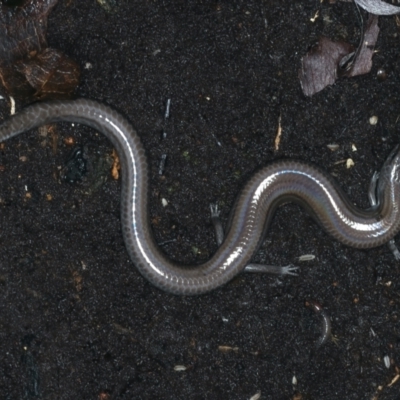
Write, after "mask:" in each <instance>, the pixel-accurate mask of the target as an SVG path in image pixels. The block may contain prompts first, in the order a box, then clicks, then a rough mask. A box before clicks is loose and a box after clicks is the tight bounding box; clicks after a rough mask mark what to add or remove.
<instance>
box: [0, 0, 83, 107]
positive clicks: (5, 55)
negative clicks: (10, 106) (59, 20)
mask: <svg viewBox="0 0 400 400" xmlns="http://www.w3.org/2000/svg"><path fill="white" fill-rule="evenodd" d="M57 2H58V0H27V1H26V2H25V4H24V6H23V7H15V8H14V7H9V6H6V5H0V79H1V82H2V84H3V86H4V87H5V89H6V90H7V92H8V93H9V94H10V95H13V96H16V97H19V98H23V99H25V100H27V99H28V100H33V99H36V98H60V97H66V96H68V95H70V94H71V93H72V92H73V91H74V89H75V87H76V86H77V84H78V79H79V67H78V66H77V64H76V63H75V62H73V61H72V60H70V59H69V58H68V57H66V56H65V55H62V54H61V53H59V52H57V51H55V50H51V49H47V42H46V30H47V16H48V14H49V13H50V11H51V10H52V8H53V7H54V6H55V5H56V3H57Z"/></svg>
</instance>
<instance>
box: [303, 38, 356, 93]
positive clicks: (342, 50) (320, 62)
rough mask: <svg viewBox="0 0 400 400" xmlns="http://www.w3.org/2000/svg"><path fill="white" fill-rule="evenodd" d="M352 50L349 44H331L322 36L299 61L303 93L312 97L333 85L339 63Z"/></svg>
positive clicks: (331, 42)
mask: <svg viewBox="0 0 400 400" xmlns="http://www.w3.org/2000/svg"><path fill="white" fill-rule="evenodd" d="M353 50H354V47H353V46H352V45H351V44H349V43H346V42H342V41H341V42H333V41H332V40H330V39H329V38H327V37H325V36H322V37H321V38H320V40H319V42H318V44H317V45H316V46H315V47H313V48H312V49H311V50H310V51H309V52H308V54H307V55H306V56H304V57H303V59H302V60H301V69H300V72H299V78H300V84H301V88H302V89H303V93H304V94H305V95H306V96H312V95H313V94H315V93H318V92H320V91H321V90H322V89H324V88H325V87H326V86H329V85H332V84H333V83H335V81H336V79H337V71H338V65H339V62H340V61H341V60H342V59H343V57H345V56H347V55H348V54H350V53H351V52H352V51H353Z"/></svg>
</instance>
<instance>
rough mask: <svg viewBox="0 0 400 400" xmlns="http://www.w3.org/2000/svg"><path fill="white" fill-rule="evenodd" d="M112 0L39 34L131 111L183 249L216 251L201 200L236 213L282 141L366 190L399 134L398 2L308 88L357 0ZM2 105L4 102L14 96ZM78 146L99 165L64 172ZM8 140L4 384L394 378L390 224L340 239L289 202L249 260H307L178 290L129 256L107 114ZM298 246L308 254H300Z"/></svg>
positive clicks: (0, 282) (0, 313)
mask: <svg viewBox="0 0 400 400" xmlns="http://www.w3.org/2000/svg"><path fill="white" fill-rule="evenodd" d="M115 3H116V5H115V6H114V8H113V12H112V13H109V12H106V11H105V10H104V9H103V8H102V7H101V6H100V5H99V3H98V2H96V1H94V0H90V1H89V0H87V1H78V0H69V1H67V0H60V1H59V3H58V5H57V6H56V7H55V8H54V10H53V11H52V13H51V14H50V16H49V27H48V34H47V37H48V42H49V45H50V46H51V47H54V48H57V49H60V50H61V51H63V52H64V53H65V54H67V55H68V56H69V57H71V58H72V59H74V60H75V61H77V62H78V64H79V65H80V67H81V70H82V75H81V83H80V85H79V87H78V89H77V93H76V95H77V96H78V97H87V98H90V99H96V100H99V101H102V102H105V103H107V104H109V105H111V106H112V107H114V108H116V109H117V110H119V111H120V112H121V113H122V114H124V115H125V116H126V117H127V118H128V119H129V120H130V121H131V123H132V124H133V126H134V127H135V128H136V129H137V131H138V134H139V135H140V137H141V139H142V141H143V145H144V147H145V149H146V151H147V157H148V163H149V166H150V193H149V204H148V207H149V218H150V221H151V225H152V228H153V230H154V235H155V240H156V241H157V242H158V243H161V244H162V248H163V250H164V252H165V254H166V255H167V256H168V257H169V258H170V259H172V260H176V261H179V262H182V263H185V264H198V263H201V262H202V261H204V260H207V259H208V258H209V257H210V256H211V255H212V254H213V253H214V252H215V250H216V248H217V245H216V242H215V238H214V234H213V229H212V224H211V222H210V212H209V204H210V203H213V202H218V204H219V206H220V209H221V216H222V219H223V221H224V222H226V220H227V218H228V216H229V211H230V208H231V206H232V204H233V203H234V199H235V197H236V196H237V194H238V193H239V191H240V189H241V188H242V187H243V185H244V184H245V182H246V181H247V180H248V179H249V178H250V177H251V176H252V174H253V173H254V172H255V171H257V170H258V169H259V168H260V167H262V166H264V165H266V164H267V163H269V162H271V161H273V160H278V159H282V158H295V159H301V160H306V161H308V162H311V163H313V164H316V165H318V166H319V167H321V168H323V169H324V170H325V171H327V172H328V173H330V174H332V175H334V176H335V177H336V179H337V181H338V182H339V184H340V186H341V187H342V188H343V190H344V191H345V192H346V193H347V194H348V195H349V197H350V199H351V201H352V202H354V203H355V204H357V205H358V206H360V207H362V208H367V207H368V197H367V188H368V185H369V181H370V178H371V176H372V175H373V173H374V171H376V170H379V169H380V167H381V165H382V163H383V162H384V160H385V158H386V157H387V156H388V154H389V153H390V151H391V150H392V148H393V147H394V146H395V145H396V144H397V143H398V142H399V132H400V130H399V124H400V101H399V100H400V95H399V93H400V91H399V83H400V57H399V45H400V43H399V34H400V28H399V26H398V21H396V18H395V17H381V18H380V20H379V26H380V29H381V30H380V34H379V38H378V42H377V45H376V50H377V51H376V54H375V55H374V57H373V67H372V70H371V72H370V73H369V74H366V75H363V76H359V77H356V78H351V79H340V80H338V81H337V82H336V83H335V84H334V85H333V86H330V87H328V88H326V89H324V90H323V91H322V92H320V93H318V94H316V95H314V96H313V97H311V98H309V97H305V96H304V95H303V93H302V90H301V86H300V83H299V78H298V73H299V68H300V66H301V58H302V57H303V56H304V55H305V54H306V53H307V51H309V49H310V48H311V47H312V46H313V45H315V44H316V43H317V41H318V38H319V37H321V36H322V35H324V36H327V37H329V38H331V39H332V40H345V41H347V42H350V43H352V44H353V45H355V46H357V45H358V42H359V39H360V29H361V28H360V27H361V25H360V20H359V15H358V13H357V11H356V9H355V6H354V4H352V3H347V2H337V3H336V4H328V2H327V1H325V2H323V3H322V4H321V3H320V2H319V1H314V0H313V1H311V0H303V1H293V2H292V1H281V0H268V1H258V0H257V1H256V0H254V1H253V0H250V1H229V2H224V1H222V2H216V1H188V2H185V1H148V0H146V1H145V0H137V1H136V0H135V1H131V0H117V1H116V2H115ZM317 11H318V16H317V18H316V19H315V21H314V22H312V21H311V18H313V17H314V16H315V14H316V13H317ZM361 14H362V16H363V18H364V20H366V18H367V15H366V13H364V12H362V13H361ZM379 69H383V70H384V72H385V78H386V79H383V80H380V79H378V76H377V72H378V70H379ZM3 94H4V95H5V93H3ZM167 99H170V101H171V105H170V116H169V118H168V119H165V108H166V103H167ZM0 106H1V114H2V118H3V119H5V118H7V117H8V115H9V113H10V104H9V100H8V97H7V96H5V99H4V100H1V102H0ZM20 108H21V103H20V102H19V103H17V110H18V109H20ZM373 116H376V117H377V118H378V120H377V123H376V124H375V125H371V124H370V122H369V120H370V118H371V117H373ZM279 127H281V130H280V129H279ZM278 131H280V132H281V136H280V139H279V149H277V150H276V148H275V147H276V144H275V140H276V136H277V133H278ZM163 132H166V137H163V135H162V133H163ZM331 144H337V145H338V149H337V150H336V151H332V150H331V149H330V148H329V147H328V145H331ZM79 146H80V147H82V148H83V150H84V152H85V157H86V159H87V164H88V165H87V172H86V174H85V175H84V176H83V180H82V181H80V182H76V183H72V184H71V183H67V182H64V181H62V180H61V179H60V171H62V170H63V169H64V168H65V166H66V163H67V160H68V159H69V157H70V153H71V151H73V150H74V149H76V148H77V147H79ZM0 150H1V153H0V165H1V171H0V182H1V184H0V199H1V202H0V221H1V234H0V338H1V340H0V393H1V394H0V397H1V398H2V399H10V400H11V399H37V398H41V399H59V400H61V399H99V400H104V399H182V400H183V399H196V400H197V399H199V400H200V399H230V400H231V399H232V400H233V399H250V398H252V399H256V398H257V399H258V398H259V399H265V400H267V399H268V400H287V399H297V400H300V399H302V400H321V399H324V400H336V399H347V400H349V399H355V400H360V399H380V400H395V399H399V398H400V380H399V381H396V376H397V377H398V375H399V369H398V368H399V367H400V293H399V286H400V262H398V261H396V260H395V259H394V257H393V255H392V254H391V252H390V250H389V249H388V248H387V247H386V246H383V247H379V248H375V249H371V250H356V249H352V248H348V247H346V246H344V245H342V244H341V243H339V242H337V241H335V240H334V239H332V238H331V237H330V236H328V234H326V233H325V232H324V231H323V230H322V229H321V228H320V226H319V225H318V224H317V223H315V221H314V220H313V219H312V218H311V217H310V216H309V215H308V214H307V213H306V212H305V211H304V210H302V209H301V208H300V207H299V206H296V205H291V204H287V205H284V206H282V207H281V208H280V209H279V210H278V211H277V213H276V216H275V218H274V220H273V222H272V225H271V227H270V229H269V231H268V233H267V236H266V240H265V242H264V243H263V245H262V246H261V249H260V251H259V253H258V254H257V256H256V257H255V260H256V261H257V262H260V263H267V264H274V265H287V264H293V265H297V266H299V267H300V270H299V275H298V276H295V277H285V278H279V279H277V278H276V277H271V276H265V275H257V274H241V275H239V276H238V277H236V278H235V279H234V280H233V281H231V282H230V283H229V284H227V285H226V286H224V287H221V288H219V289H217V290H215V291H213V292H212V293H209V294H205V295H201V296H196V297H181V296H174V295H171V294H168V293H165V292H162V291H160V290H159V289H157V288H155V287H153V286H152V285H151V284H150V283H149V282H147V281H146V280H145V279H144V278H143V277H142V276H141V275H140V274H139V272H138V271H137V269H136V268H135V266H134V265H133V263H132V262H131V261H130V259H129V256H128V254H127V252H126V250H125V245H124V242H123V238H122V235H121V224H120V222H121V221H120V179H118V180H116V179H114V178H112V176H111V174H110V172H109V170H110V165H111V164H112V163H113V161H114V160H115V158H114V156H113V155H112V151H113V149H112V146H111V144H110V142H108V141H107V140H106V139H105V138H104V137H103V136H102V135H100V134H98V133H96V132H95V131H94V130H92V129H89V128H86V127H83V126H79V125H77V124H75V125H74V126H72V125H71V124H66V123H64V124H58V125H55V126H52V127H49V128H48V129H47V130H45V131H44V132H43V131H42V132H41V133H39V132H38V130H34V131H31V132H29V133H24V134H22V135H20V136H18V137H16V138H13V139H11V140H8V141H7V142H5V143H4V144H3V145H2V147H1V149H0ZM163 154H166V155H167V159H166V164H165V169H164V171H163V174H162V175H160V174H159V166H160V160H161V157H162V155H163ZM348 159H352V161H353V162H354V166H352V167H351V168H347V160H348ZM165 202H166V203H167V205H165ZM307 254H311V255H314V256H315V258H314V259H313V260H311V261H305V262H300V261H299V257H300V256H303V255H307ZM308 300H313V301H317V302H318V303H320V304H321V305H322V306H323V308H324V310H326V312H327V313H328V315H329V316H330V318H331V322H332V335H333V336H332V338H331V339H330V340H328V341H327V343H326V344H325V345H323V346H322V347H320V348H318V349H316V348H315V344H316V342H317V340H318V338H319V336H320V335H321V326H322V319H321V317H320V316H319V315H317V314H316V313H314V312H313V311H312V310H310V309H309V308H307V307H306V306H305V303H306V301H308ZM385 359H386V363H387V366H386V365H385ZM257 395H260V397H252V396H257Z"/></svg>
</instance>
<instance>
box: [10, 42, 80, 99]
mask: <svg viewBox="0 0 400 400" xmlns="http://www.w3.org/2000/svg"><path fill="white" fill-rule="evenodd" d="M16 67H17V70H18V72H21V73H22V74H23V75H24V76H25V77H26V79H27V81H28V83H29V85H30V86H31V87H32V88H34V89H35V90H36V92H35V93H34V96H35V98H38V99H43V98H57V99H60V98H65V97H69V96H70V95H71V94H72V92H73V91H74V89H75V88H76V86H77V85H78V83H79V66H78V65H77V64H76V62H75V61H73V60H71V59H70V58H68V57H67V56H65V55H64V54H63V53H61V51H59V50H55V49H51V48H47V49H45V50H43V51H42V52H41V53H39V54H38V55H37V56H35V57H33V58H31V59H29V60H28V61H26V62H25V61H21V62H20V63H18V64H17V65H16Z"/></svg>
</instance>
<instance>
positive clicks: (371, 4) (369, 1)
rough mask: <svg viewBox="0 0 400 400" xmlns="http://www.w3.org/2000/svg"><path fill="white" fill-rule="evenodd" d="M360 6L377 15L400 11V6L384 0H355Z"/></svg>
mask: <svg viewBox="0 0 400 400" xmlns="http://www.w3.org/2000/svg"><path fill="white" fill-rule="evenodd" d="M354 1H355V2H356V3H357V4H358V5H359V6H360V7H362V8H363V9H364V10H366V11H368V12H369V13H371V14H375V15H393V14H398V13H400V7H396V6H394V5H392V4H389V3H385V2H384V1H382V0H354Z"/></svg>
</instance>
